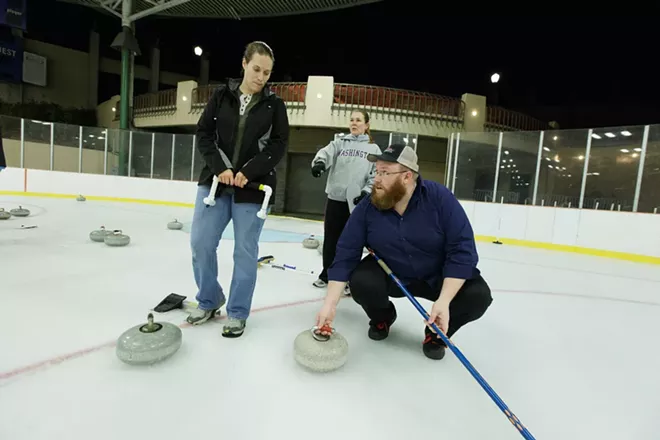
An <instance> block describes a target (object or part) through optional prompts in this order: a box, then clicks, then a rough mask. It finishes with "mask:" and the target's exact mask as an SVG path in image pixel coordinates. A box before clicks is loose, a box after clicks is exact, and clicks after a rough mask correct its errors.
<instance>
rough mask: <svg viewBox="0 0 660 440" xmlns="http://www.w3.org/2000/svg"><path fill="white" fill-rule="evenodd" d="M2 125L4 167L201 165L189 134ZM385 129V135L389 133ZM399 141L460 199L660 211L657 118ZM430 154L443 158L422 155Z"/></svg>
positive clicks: (192, 175) (19, 122)
mask: <svg viewBox="0 0 660 440" xmlns="http://www.w3.org/2000/svg"><path fill="white" fill-rule="evenodd" d="M0 126H1V127H2V137H3V141H4V142H3V143H4V149H5V154H6V156H7V162H8V166H10V167H21V168H32V169H43V170H54V171H68V172H79V173H89V174H111V175H122V176H138V177H145V178H152V179H167V180H184V181H194V180H196V178H197V176H198V175H199V172H200V171H201V169H202V167H203V166H204V160H203V159H202V157H201V155H200V154H199V151H198V149H197V148H196V137H195V136H194V135H189V134H171V133H155V132H145V131H128V130H118V129H105V128H100V127H83V126H78V125H68V124H58V123H52V122H47V121H38V120H30V119H21V118H15V117H11V116H0ZM377 135H378V134H377ZM395 135H396V136H399V135H400V134H398V133H392V136H391V139H393V138H394V136H395ZM383 136H384V137H386V138H387V134H383ZM405 139H406V140H408V139H409V140H410V144H409V145H413V146H414V147H416V148H417V151H418V154H420V157H426V158H427V159H426V162H423V163H422V164H421V165H422V174H423V175H426V174H427V173H428V174H433V173H434V172H435V173H437V172H439V171H446V172H445V176H446V181H445V183H446V185H447V186H448V187H449V188H450V189H451V190H452V191H453V192H454V193H455V194H456V196H457V197H458V198H459V199H462V200H478V201H485V202H497V203H508V204H521V205H524V204H529V205H537V206H557V207H564V208H583V209H599V210H615V211H618V210H620V211H633V212H647V213H650V212H653V213H657V212H658V210H660V125H646V126H634V127H614V128H598V129H589V130H586V129H585V130H552V131H540V132H495V133H493V132H468V133H466V132H456V133H453V134H451V136H450V141H449V146H448V147H449V155H448V157H449V159H448V161H447V163H446V164H444V163H443V161H444V158H445V151H438V150H439V148H438V147H437V144H436V145H435V146H434V147H433V151H430V150H426V151H423V150H425V149H426V148H431V147H430V146H428V145H425V144H424V143H423V142H422V144H421V145H420V144H419V142H418V141H419V138H418V137H417V136H416V135H415V134H414V133H410V134H409V135H406V136H405ZM330 140H331V139H327V140H326V141H328V142H329V141H330ZM399 141H401V140H399ZM320 142H323V141H322V140H320ZM385 144H386V142H383V143H382V145H385ZM438 153H439V154H438ZM433 156H437V157H438V158H440V157H441V158H442V159H438V160H437V161H432V162H428V161H429V159H428V158H429V157H433ZM429 163H433V164H435V165H429Z"/></svg>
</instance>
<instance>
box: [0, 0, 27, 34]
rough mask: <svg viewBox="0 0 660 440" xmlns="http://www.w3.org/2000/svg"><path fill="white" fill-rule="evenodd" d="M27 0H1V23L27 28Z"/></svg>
mask: <svg viewBox="0 0 660 440" xmlns="http://www.w3.org/2000/svg"><path fill="white" fill-rule="evenodd" d="M26 2H27V0H0V25H5V26H11V27H15V28H19V29H23V30H24V31H25V30H27V20H26V17H25V16H26V12H27V11H26V7H25V3H26Z"/></svg>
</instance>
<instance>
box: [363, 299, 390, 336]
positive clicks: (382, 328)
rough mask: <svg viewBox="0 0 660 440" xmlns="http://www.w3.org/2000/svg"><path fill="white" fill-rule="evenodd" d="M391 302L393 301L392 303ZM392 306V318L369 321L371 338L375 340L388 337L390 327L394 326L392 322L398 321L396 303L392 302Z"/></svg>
mask: <svg viewBox="0 0 660 440" xmlns="http://www.w3.org/2000/svg"><path fill="white" fill-rule="evenodd" d="M390 304H391V303H390ZM391 306H392V318H391V319H389V320H388V321H379V322H375V321H373V320H372V321H369V338H371V339H373V340H374V341H382V340H383V339H385V338H387V337H388V336H389V334H390V327H392V324H394V321H396V309H395V308H394V304H391Z"/></svg>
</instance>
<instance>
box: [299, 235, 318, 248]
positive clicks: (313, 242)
mask: <svg viewBox="0 0 660 440" xmlns="http://www.w3.org/2000/svg"><path fill="white" fill-rule="evenodd" d="M302 244H303V247H305V248H306V249H316V248H318V247H319V241H318V240H317V239H316V238H314V236H313V235H310V236H309V237H307V238H305V239H304V240H303V242H302Z"/></svg>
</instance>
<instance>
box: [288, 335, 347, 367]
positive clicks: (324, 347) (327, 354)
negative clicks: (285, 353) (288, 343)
mask: <svg viewBox="0 0 660 440" xmlns="http://www.w3.org/2000/svg"><path fill="white" fill-rule="evenodd" d="M323 330H326V331H331V334H330V335H322V334H320V330H319V329H318V327H313V328H312V329H311V330H305V331H303V332H301V333H300V334H299V335H298V336H297V337H296V339H295V341H294V343H293V351H294V358H295V360H296V362H298V363H299V364H300V365H302V366H303V367H305V368H307V369H308V370H311V371H313V372H316V373H326V372H330V371H334V370H337V369H338V368H341V367H342V366H343V365H344V364H345V363H346V360H347V359H348V341H346V338H344V337H343V336H342V335H341V334H339V333H337V332H336V331H335V330H334V329H330V328H329V327H324V328H323Z"/></svg>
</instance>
